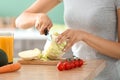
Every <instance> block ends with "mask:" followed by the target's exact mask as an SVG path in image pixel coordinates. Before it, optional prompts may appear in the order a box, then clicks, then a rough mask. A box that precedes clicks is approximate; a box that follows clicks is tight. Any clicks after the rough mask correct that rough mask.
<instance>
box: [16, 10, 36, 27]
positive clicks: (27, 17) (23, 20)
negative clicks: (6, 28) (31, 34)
mask: <svg viewBox="0 0 120 80" xmlns="http://www.w3.org/2000/svg"><path fill="white" fill-rule="evenodd" d="M37 15H38V13H27V12H24V13H22V14H21V15H20V16H19V17H18V18H17V19H16V27H19V28H23V29H27V28H30V27H32V26H34V25H35V20H36V16H37Z"/></svg>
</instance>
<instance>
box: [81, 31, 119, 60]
mask: <svg viewBox="0 0 120 80" xmlns="http://www.w3.org/2000/svg"><path fill="white" fill-rule="evenodd" d="M83 41H85V42H86V43H87V44H88V45H89V46H91V47H93V48H94V49H96V50H97V51H99V52H100V53H102V54H104V55H107V56H110V57H113V58H116V59H120V43H118V42H113V41H110V40H106V39H103V38H100V37H97V36H94V35H92V34H89V33H87V35H86V36H85V37H84V39H83Z"/></svg>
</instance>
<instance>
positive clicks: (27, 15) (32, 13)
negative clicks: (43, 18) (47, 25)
mask: <svg viewBox="0 0 120 80" xmlns="http://www.w3.org/2000/svg"><path fill="white" fill-rule="evenodd" d="M59 3H60V2H59V1H58V0H36V1H35V2H34V4H32V5H31V6H30V7H29V8H28V9H27V10H25V11H24V12H23V13H22V14H21V15H20V16H19V17H18V18H17V19H16V27H19V28H24V29H26V28H30V27H32V26H34V25H35V21H36V17H37V16H39V17H40V14H41V13H47V12H48V11H49V10H51V9H52V8H53V7H55V6H56V5H58V4H59Z"/></svg>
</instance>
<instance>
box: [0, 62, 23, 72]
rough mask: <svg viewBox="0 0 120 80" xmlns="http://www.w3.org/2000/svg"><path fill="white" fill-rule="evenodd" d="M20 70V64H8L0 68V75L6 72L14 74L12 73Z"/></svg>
mask: <svg viewBox="0 0 120 80" xmlns="http://www.w3.org/2000/svg"><path fill="white" fill-rule="evenodd" d="M20 68H21V64H20V63H13V64H8V65H5V66H2V67H0V74H1V73H7V72H14V71H17V70H19V69H20Z"/></svg>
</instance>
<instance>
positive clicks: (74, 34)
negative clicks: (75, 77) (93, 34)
mask: <svg viewBox="0 0 120 80" xmlns="http://www.w3.org/2000/svg"><path fill="white" fill-rule="evenodd" d="M84 34H85V32H83V31H81V30H74V29H67V30H66V31H64V32H63V33H62V34H60V35H59V36H58V38H57V40H56V42H57V43H58V44H60V43H62V42H63V41H67V45H66V46H65V47H64V49H63V51H64V52H66V51H68V50H69V49H70V48H71V47H72V45H73V44H74V43H76V42H78V41H81V40H83V36H84Z"/></svg>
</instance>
